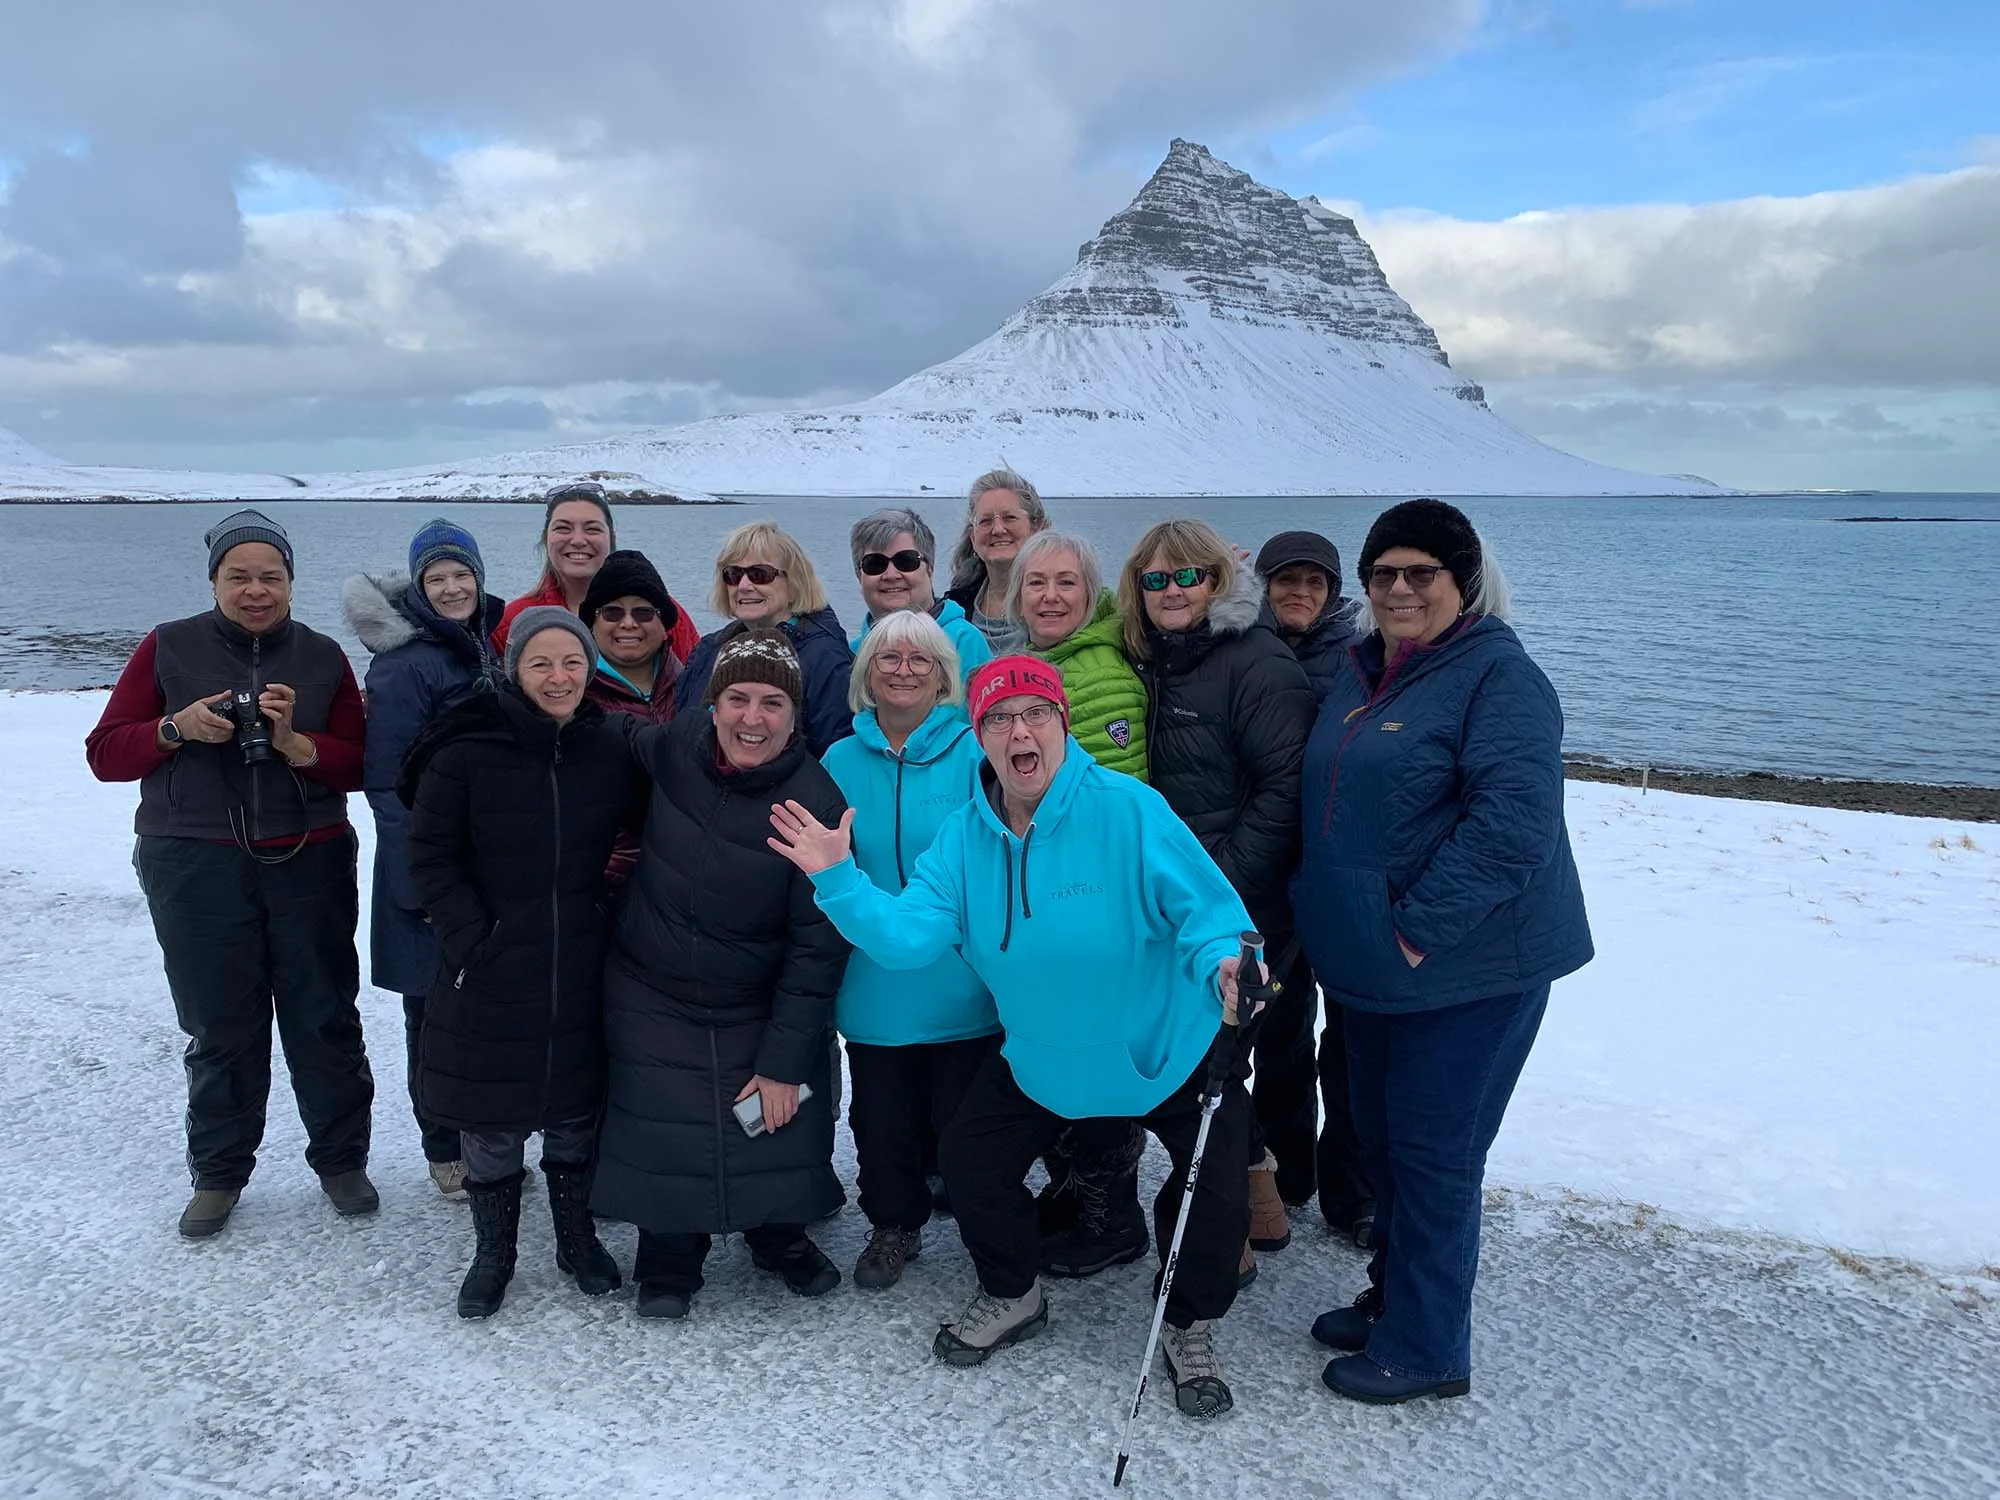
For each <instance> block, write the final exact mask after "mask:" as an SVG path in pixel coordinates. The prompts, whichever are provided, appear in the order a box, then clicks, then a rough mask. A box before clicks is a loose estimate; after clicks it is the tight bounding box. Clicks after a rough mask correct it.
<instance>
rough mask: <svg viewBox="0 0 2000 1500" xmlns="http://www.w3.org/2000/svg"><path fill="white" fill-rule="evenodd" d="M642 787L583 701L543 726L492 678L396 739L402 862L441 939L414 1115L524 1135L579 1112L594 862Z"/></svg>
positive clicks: (591, 1088)
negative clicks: (404, 817) (404, 753)
mask: <svg viewBox="0 0 2000 1500" xmlns="http://www.w3.org/2000/svg"><path fill="white" fill-rule="evenodd" d="M643 789H644V783H643V781H642V779H641V778H640V775H639V772H638V769H637V767H636V765H635V764H634V762H633V758H632V752H631V749H630V746H629V745H628V744H627V740H626V736H625V734H624V733H623V732H622V731H620V730H619V729H617V728H616V727H614V726H613V725H612V724H610V723H608V722H607V721H606V719H605V716H604V711H603V710H602V709H601V708H599V707H598V706H597V705H596V704H594V703H590V702H585V703H583V704H582V705H580V706H579V707H578V709H577V711H576V713H575V715H574V716H573V717H572V718H570V719H569V720H568V721H567V722H566V723H563V724H560V725H559V724H558V723H557V722H556V721H555V720H554V719H552V718H550V717H549V716H548V715H547V714H545V713H543V712H542V711H541V710H540V709H538V708H536V707H535V706H534V705H532V704H531V703H529V702H528V700H527V699H526V698H524V697H523V696H522V695H521V692H520V689H518V688H517V687H515V686H514V685H513V684H512V683H510V682H509V683H503V684H502V685H501V687H500V690H499V691H498V692H496V693H489V694H483V695H481V696H480V697H477V698H473V699H470V700H468V701H467V702H465V703H462V704H460V705H459V706H458V707H456V708H454V709H452V710H451V711H450V712H448V713H446V714H445V715H444V716H443V717H442V718H439V719H437V720H436V721H434V722H433V723H432V724H431V726H430V727H429V728H428V729H426V730H425V731H424V732H423V733H422V734H420V735H419V736H418V738H417V741H416V743H415V744H414V745H412V746H411V748H410V753H409V755H408V757H407V758H406V760H405V762H404V767H403V779H402V781H401V783H400V784H399V786H398V788H397V791H398V794H399V795H400V796H401V797H402V798H403V799H404V801H405V802H406V803H407V804H408V805H409V807H410V874H411V877H412V879H413V880H414V881H415V883H416V888H417V894H418V896H419V897H420V899H421V900H422V901H423V903H424V910H425V911H426V912H427V913H428V914H429V916H430V920H431V925H432V926H433V927H435V928H436V929H437V932H438V935H439V938H440V940H441V942H442V945H443V948H444V962H443V965H442V966H441V967H440V969H439V971H438V977H437V980H436V982H435V983H434V984H433V985H432V986H431V991H430V995H429V998H428V999H427V1001H426V1003H425V1006H424V1029H423V1038H422V1044H421V1047H420V1049H419V1055H418V1072H417V1097H418V1100H419V1104H420V1107H421V1108H422V1110H423V1113H424V1114H425V1115H426V1116H427V1117H428V1118H430V1119H433V1120H435V1121H437V1123H438V1124H440V1125H445V1126H454V1127H456V1128H457V1129H459V1130H479V1131H510V1130H521V1131H526V1130H539V1129H541V1128H542V1127H543V1126H544V1125H546V1124H550V1123H554V1122H560V1121H566V1120H577V1119H583V1118H587V1117H589V1116H591V1115H594V1114H596V1112H597V1109H598V1104H599V1101H600V1099H601V1098H602V1096H603V1091H604V1048H603V1037H602V1033H603V1025H602V1021H601V1018H600V1017H601V1012H600V1008H599V999H600V995H601V986H602V980H603V973H604V952H605V947H606V944H607V942H608V941H609V938H610V925H611V921H610V915H609V911H608V902H607V898H606V895H605V888H604V867H605V864H606V862H607V861H608V860H609V859H610V857H611V846H612V843H613V841H614V840H615V839H616V838H617V835H618V830H619V827H620V825H621V824H623V823H629V822H636V821H637V818H638V815H639V809H640V808H641V807H642V806H643V805H644V803H643Z"/></svg>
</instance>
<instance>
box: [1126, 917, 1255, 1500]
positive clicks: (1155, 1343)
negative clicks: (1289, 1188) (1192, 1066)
mask: <svg viewBox="0 0 2000 1500" xmlns="http://www.w3.org/2000/svg"><path fill="white" fill-rule="evenodd" d="M1263 949H1264V939H1263V938H1262V937H1260V936H1259V935H1258V934H1256V933H1254V932H1246V933H1244V934H1243V937H1242V939H1241V946H1240V947H1239V948H1238V949H1237V953H1236V1023H1235V1024H1234V1025H1231V1024H1230V1023H1229V1022H1228V1021H1227V1020H1225V1021H1224V1022H1223V1023H1222V1030H1221V1031H1220V1032H1218V1033H1217V1034H1216V1039H1215V1044H1214V1045H1213V1046H1211V1047H1210V1048H1209V1049H1208V1073H1207V1076H1206V1077H1205V1078H1204V1079H1203V1080H1202V1095H1201V1124H1200V1125H1199V1126H1198V1127H1197V1128H1196V1130H1195V1134H1194V1151H1193V1153H1192V1154H1191V1155H1190V1156H1189V1157H1188V1169H1187V1181H1186V1183H1184V1184H1183V1185H1182V1188H1181V1211H1180V1213H1179V1215H1178V1216H1177V1217H1176V1218H1175V1220H1174V1239H1173V1243H1172V1244H1171V1245H1170V1246H1168V1248H1167V1260H1166V1264H1165V1265H1163V1266H1162V1267H1161V1268H1160V1290H1159V1291H1158V1292H1157V1293H1156V1294H1155V1296H1154V1299H1153V1326H1152V1328H1151V1330H1150V1331H1149V1332H1148V1333H1147V1334H1146V1354H1145V1357H1144V1358H1143V1359H1141V1360H1140V1361H1139V1388H1138V1389H1137V1390H1136V1391H1134V1392H1133V1393H1132V1410H1131V1411H1129V1412H1128V1413H1126V1416H1125V1435H1124V1436H1123V1437H1122V1438H1120V1439H1119V1441H1118V1465H1117V1467H1116V1468H1115V1469H1113V1470H1112V1472H1111V1487H1112V1488H1113V1489H1116V1488H1118V1486H1119V1485H1120V1484H1121V1483H1122V1482H1123V1481H1124V1479H1125V1466H1126V1464H1128V1463H1130V1462H1131V1461H1132V1428H1133V1426H1134V1424H1136V1423H1137V1422H1138V1420H1139V1407H1140V1405H1141V1404H1142V1403H1143V1402H1144V1401H1145V1399H1146V1382H1147V1380H1148V1379H1150V1378H1151V1376H1152V1373H1153V1351H1154V1350H1155V1349H1157V1348H1158V1347H1159V1345H1160V1325H1161V1324H1163V1323H1164V1322H1165V1321H1166V1318H1167V1294H1168V1293H1169V1292H1171V1291H1172V1290H1173V1286H1174V1270H1175V1268H1176V1267H1177V1266H1178V1265H1179V1264H1180V1259H1181V1240H1182V1238H1183V1237H1184V1236H1185V1235H1186V1234H1187V1227H1188V1215H1189V1213H1190V1212H1191V1211H1192V1210H1193V1208H1194V1185H1195V1179H1196V1178H1198V1177H1199V1176H1200V1175H1201V1158H1202V1153H1203V1152H1205V1151H1206V1150H1207V1149H1208V1127H1209V1123H1210V1122H1211V1121H1213V1120H1214V1118H1215V1111H1216V1110H1217V1109H1218V1108H1219V1107H1220V1106H1221V1104H1222V1094H1223V1091H1224V1090H1225V1089H1227V1088H1228V1087H1229V1075H1230V1074H1231V1073H1233V1072H1235V1071H1236V1060H1237V1059H1238V1058H1239V1057H1240V1056H1242V1054H1243V1049H1244V1048H1245V1047H1246V1046H1248V1045H1249V1037H1250V1029H1251V1023H1252V1021H1253V1019H1254V1016H1253V1014H1252V1012H1251V1011H1250V1010H1249V1008H1248V1007H1249V1006H1250V1005H1251V1002H1252V997H1253V995H1254V996H1255V997H1256V998H1257V999H1259V1000H1263V1001H1265V1002H1266V1003H1268V1001H1269V1000H1270V999H1271V998H1274V997H1275V994H1276V991H1275V989H1273V988H1268V987H1267V985H1266V978H1267V976H1266V975H1264V973H1263V972H1262V970H1261V969H1260V967H1259V964H1258V955H1259V954H1260V953H1262V952H1263Z"/></svg>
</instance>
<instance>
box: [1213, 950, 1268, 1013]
mask: <svg viewBox="0 0 2000 1500" xmlns="http://www.w3.org/2000/svg"><path fill="white" fill-rule="evenodd" d="M1238 963H1239V960H1237V959H1233V958H1225V959H1224V960H1223V961H1222V962H1221V963H1219V964H1217V965H1216V966H1215V984H1216V988H1217V989H1219V990H1221V991H1222V1020H1223V1024H1224V1025H1227V1026H1234V1025H1236V1024H1237V1021H1238V1020H1239V1017H1238V1016H1237V1014H1236V1002H1237V1001H1238V1000H1239V999H1240V998H1241V996H1242V988H1241V985H1240V983H1239V975H1238V974H1237V966H1238ZM1268 1003H1269V1002H1268V1001H1264V1000H1259V1001H1258V1002H1257V1006H1256V1009H1255V1010H1252V1011H1251V1012H1250V1014H1251V1015H1253V1016H1254V1015H1257V1014H1258V1013H1259V1012H1261V1011H1262V1010H1263V1009H1264V1007H1265V1005H1267V1004H1268Z"/></svg>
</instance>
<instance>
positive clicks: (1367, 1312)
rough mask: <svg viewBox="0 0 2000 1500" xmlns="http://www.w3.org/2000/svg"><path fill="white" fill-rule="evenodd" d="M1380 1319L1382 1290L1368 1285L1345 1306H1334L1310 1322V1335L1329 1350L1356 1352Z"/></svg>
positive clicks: (1363, 1347)
mask: <svg viewBox="0 0 2000 1500" xmlns="http://www.w3.org/2000/svg"><path fill="white" fill-rule="evenodd" d="M1381 1319H1382V1289H1381V1288H1380V1287H1379V1286H1371V1287H1369V1288H1368V1289H1367V1290H1365V1291H1364V1292H1362V1293H1361V1295H1360V1296H1358V1297H1356V1298H1355V1299H1354V1301H1353V1303H1352V1304H1351V1305H1349V1306H1347V1307H1336V1308H1334V1309H1333V1310H1332V1311H1331V1312H1323V1313H1321V1314H1320V1315H1319V1316H1318V1317H1317V1318H1314V1319H1313V1327H1312V1335H1313V1337H1314V1338H1315V1339H1317V1340H1318V1341H1319V1342H1320V1343H1322V1344H1324V1345H1326V1347H1327V1348H1329V1349H1344V1350H1347V1351H1348V1352H1350V1353H1357V1354H1358V1353H1359V1352H1360V1351H1361V1350H1363V1349H1366V1348H1367V1347H1368V1334H1369V1332H1370V1330H1372V1329H1373V1328H1374V1327H1375V1325H1376V1324H1377V1323H1378V1322H1380V1321H1381Z"/></svg>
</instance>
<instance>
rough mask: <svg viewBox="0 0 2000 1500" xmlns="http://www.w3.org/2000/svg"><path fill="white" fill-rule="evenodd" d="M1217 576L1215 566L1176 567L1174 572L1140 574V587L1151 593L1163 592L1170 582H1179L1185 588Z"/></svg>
mask: <svg viewBox="0 0 2000 1500" xmlns="http://www.w3.org/2000/svg"><path fill="white" fill-rule="evenodd" d="M1214 577H1215V569H1213V568H1175V569H1174V570H1173V571H1172V572H1151V573H1141V574H1140V575H1139V587H1140V588H1142V589H1144V590H1145V591H1146V592H1147V593H1149V594H1157V593H1159V592H1161V591H1162V590H1163V589H1165V588H1166V586H1167V585H1168V584H1170V583H1177V584H1179V585H1180V586H1181V587H1182V588H1184V589H1191V588H1193V587H1194V586H1195V585H1196V584H1199V583H1207V582H1209V581H1210V580H1211V579H1213V578H1214Z"/></svg>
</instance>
